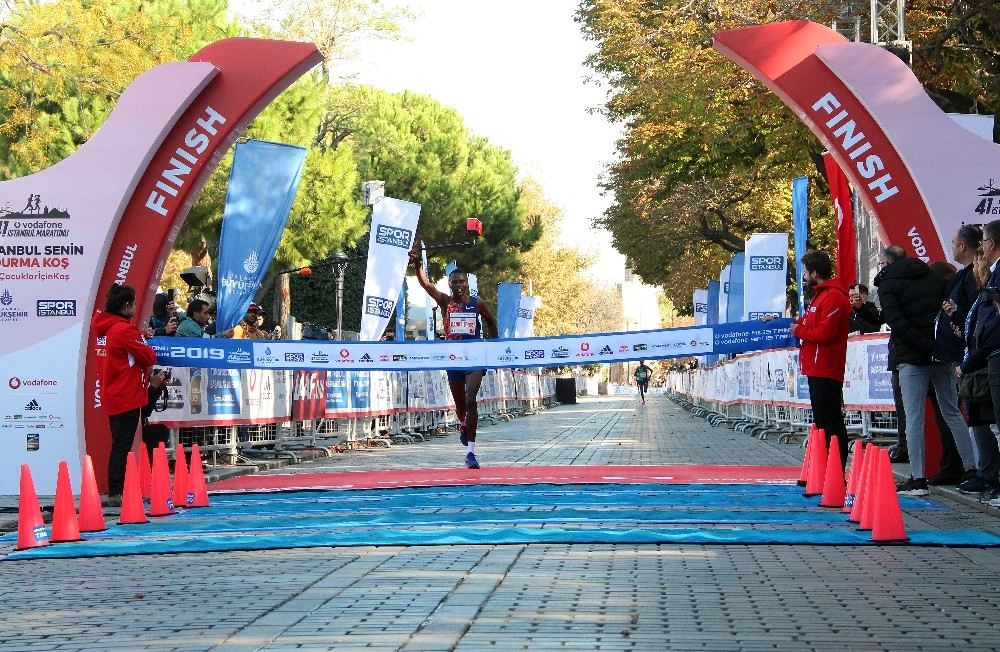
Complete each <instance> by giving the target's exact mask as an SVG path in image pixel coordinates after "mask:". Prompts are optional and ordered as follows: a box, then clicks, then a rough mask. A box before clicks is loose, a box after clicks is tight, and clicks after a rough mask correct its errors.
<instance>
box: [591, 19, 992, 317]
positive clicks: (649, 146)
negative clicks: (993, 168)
mask: <svg viewBox="0 0 1000 652" xmlns="http://www.w3.org/2000/svg"><path fill="white" fill-rule="evenodd" d="M842 4H843V3H839V2H837V3H834V2H822V3H809V2H795V1H789V2H781V3H776V2H772V1H770V0H766V1H765V0H734V1H733V2H727V3H719V2H715V1H714V0H694V1H692V2H685V3H654V2H649V1H648V0H583V1H582V2H581V4H580V7H579V10H578V13H577V20H578V22H579V23H580V25H581V29H582V30H583V32H584V34H585V35H586V36H587V37H588V38H590V39H592V40H594V41H595V42H596V43H597V46H598V49H597V52H596V53H595V54H594V55H592V56H591V57H590V59H589V61H588V63H589V65H590V66H591V67H592V68H593V69H594V70H595V71H596V72H597V73H598V74H600V75H601V76H603V77H604V78H606V79H607V81H608V83H609V84H610V86H611V88H612V93H611V96H610V98H609V100H608V102H607V103H606V105H605V106H604V107H603V111H604V113H605V114H606V115H607V116H608V117H609V119H612V120H615V121H620V122H623V123H625V125H626V128H625V135H624V137H623V138H622V139H621V141H620V143H619V148H618V149H619V160H618V162H616V163H615V164H614V165H612V166H611V167H610V169H609V173H608V176H607V182H606V189H607V190H608V192H609V193H610V194H611V196H612V197H613V199H614V202H613V204H612V206H611V207H610V208H609V209H608V211H607V212H606V213H605V214H604V215H603V216H602V217H600V218H599V219H598V220H597V225H598V226H603V227H605V228H607V229H608V230H609V231H610V232H611V233H612V235H613V237H614V241H615V245H616V247H617V248H618V249H619V251H621V252H622V253H624V254H625V256H626V259H627V264H628V266H629V267H630V268H631V269H633V270H634V271H635V272H636V273H637V274H639V275H640V276H641V277H642V278H643V280H644V281H646V282H648V283H654V284H662V285H663V286H664V288H665V290H666V291H667V294H668V296H669V298H670V299H672V300H673V301H674V302H675V303H676V304H677V305H678V306H684V305H687V306H689V305H690V297H691V290H692V289H693V288H694V287H702V286H703V285H704V283H705V281H706V280H708V278H710V277H712V276H714V275H715V273H716V272H717V269H718V267H719V265H720V264H722V262H723V261H724V260H725V259H727V258H728V254H729V253H731V252H734V251H737V250H740V249H742V247H743V240H744V238H745V237H746V236H747V235H749V234H750V233H752V232H754V231H788V230H790V211H789V210H788V201H787V198H788V194H789V189H788V185H789V182H790V181H791V179H792V178H793V177H796V176H800V175H809V176H810V177H811V181H812V183H811V186H812V187H813V188H814V189H818V192H813V193H812V196H811V198H810V201H811V204H810V215H811V218H812V227H813V236H814V241H813V242H812V244H813V246H819V247H824V248H827V247H828V245H829V244H830V243H832V242H833V241H834V234H833V219H832V216H831V209H830V202H829V192H828V189H827V187H826V180H825V175H824V173H823V168H822V163H821V159H820V150H821V146H820V143H819V142H818V141H817V140H816V139H815V138H814V137H813V136H812V135H811V134H810V133H809V132H808V130H807V129H806V128H805V127H804V126H803V125H802V124H801V123H800V121H799V120H797V119H795V117H794V116H793V115H792V113H791V112H790V110H789V109H787V107H785V106H784V105H783V104H782V103H781V101H780V100H779V99H778V98H777V97H776V96H774V95H773V94H772V93H770V92H769V91H768V90H767V89H766V88H765V87H764V86H763V85H761V84H759V83H758V82H757V81H755V80H754V79H753V78H752V77H750V75H749V74H748V73H746V72H745V71H743V70H742V69H741V68H739V67H738V66H737V65H736V64H734V63H732V62H729V61H727V60H726V59H725V58H724V57H722V55H720V54H718V53H717V52H715V51H714V50H713V49H712V47H711V45H712V35H713V34H714V33H715V32H716V31H718V30H722V29H730V28H737V27H744V26H747V25H751V24H758V23H767V22H774V21H779V20H788V19H802V18H808V19H812V20H814V21H816V22H819V23H824V24H829V23H830V21H831V19H832V18H834V16H835V14H836V12H837V11H838V10H839V9H840V6H841V5H842ZM907 21H908V24H909V26H910V36H911V38H912V39H913V40H914V48H915V49H914V54H915V61H916V72H917V75H918V78H920V79H921V81H923V82H924V83H925V84H927V85H928V91H929V92H930V93H931V96H932V97H934V98H935V99H936V100H937V101H938V103H939V105H941V106H942V108H945V109H949V110H956V109H957V110H965V111H967V110H976V111H982V110H983V109H987V108H988V109H989V110H991V111H993V112H995V110H996V108H997V106H996V102H997V99H996V98H997V97H1000V92H998V90H1000V89H998V83H1000V82H998V79H1000V77H998V72H1000V55H998V52H997V50H998V49H997V45H998V33H1000V30H998V26H1000V8H998V7H997V5H996V3H995V2H992V1H991V0H962V1H960V2H954V3H945V4H941V3H932V2H931V1H930V0H913V2H910V3H908V13H907ZM998 133H1000V129H998Z"/></svg>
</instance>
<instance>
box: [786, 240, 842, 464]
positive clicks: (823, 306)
mask: <svg viewBox="0 0 1000 652" xmlns="http://www.w3.org/2000/svg"><path fill="white" fill-rule="evenodd" d="M802 264H803V266H804V267H805V270H806V273H805V277H804V278H803V281H804V284H805V285H808V286H809V288H811V289H812V293H813V299H812V301H811V302H810V304H809V307H808V308H807V309H806V311H805V314H804V315H802V316H801V317H799V318H798V319H797V320H796V321H795V323H794V324H792V326H791V329H790V330H791V333H792V335H793V336H795V337H797V338H799V339H800V340H802V346H801V349H800V351H799V364H800V366H801V371H802V375H803V376H806V377H807V379H808V381H809V401H810V403H811V404H812V410H813V420H814V421H815V423H816V427H817V428H820V429H822V430H824V431H825V432H826V437H827V447H829V445H830V442H831V440H832V439H831V438H832V437H833V436H834V435H836V436H837V440H838V444H839V448H840V463H841V465H845V464H847V428H846V427H845V425H844V412H843V408H844V367H845V366H846V361H847V330H848V328H850V315H849V314H848V313H849V311H850V304H849V303H848V300H847V293H846V292H844V289H843V287H842V286H841V285H840V283H838V282H836V281H832V280H830V279H831V277H832V276H833V265H832V264H831V263H830V257H829V256H827V255H826V254H825V253H823V252H821V251H810V252H808V253H807V254H806V255H805V256H803V257H802Z"/></svg>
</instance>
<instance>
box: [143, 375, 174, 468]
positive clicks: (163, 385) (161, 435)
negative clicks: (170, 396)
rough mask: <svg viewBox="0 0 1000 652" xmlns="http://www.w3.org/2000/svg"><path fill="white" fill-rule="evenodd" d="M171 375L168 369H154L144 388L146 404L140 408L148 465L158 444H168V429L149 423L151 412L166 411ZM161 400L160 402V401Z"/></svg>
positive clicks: (151, 461)
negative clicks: (147, 385) (147, 384)
mask: <svg viewBox="0 0 1000 652" xmlns="http://www.w3.org/2000/svg"><path fill="white" fill-rule="evenodd" d="M172 375H173V373H172V371H171V370H170V369H154V370H153V374H152V375H151V376H150V377H149V387H147V388H146V397H147V402H146V405H145V407H143V408H142V443H144V444H146V453H147V454H148V455H149V463H150V464H152V463H153V451H154V450H156V447H157V446H159V445H160V443H161V442H162V443H164V444H169V443H170V429H169V428H167V427H166V426H164V425H162V424H159V423H150V422H149V417H150V416H151V415H152V414H153V412H163V411H164V410H166V409H167V383H169V382H170V379H171V377H172ZM161 398H162V399H163V401H162V402H161V401H160V399H161Z"/></svg>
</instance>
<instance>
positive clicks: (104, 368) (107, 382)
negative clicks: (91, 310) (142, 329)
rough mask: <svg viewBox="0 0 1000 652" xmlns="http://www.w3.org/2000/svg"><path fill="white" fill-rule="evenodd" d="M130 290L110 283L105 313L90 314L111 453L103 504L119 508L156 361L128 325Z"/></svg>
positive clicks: (132, 313) (131, 314)
mask: <svg viewBox="0 0 1000 652" xmlns="http://www.w3.org/2000/svg"><path fill="white" fill-rule="evenodd" d="M134 316H135V290H133V289H132V288H131V287H129V286H127V285H118V284H116V283H112V284H111V287H110V288H108V294H107V297H106V300H105V303H104V310H103V311H102V310H98V311H97V312H96V313H95V314H94V319H93V322H92V324H91V328H92V329H93V332H94V335H95V336H97V337H103V338H104V340H105V343H104V347H103V349H101V350H100V351H99V353H98V357H97V378H98V381H99V382H100V386H101V410H102V411H104V413H105V414H107V415H108V425H109V426H110V429H111V453H110V455H109V458H108V504H109V505H111V506H113V507H117V506H120V505H121V504H122V502H121V501H122V489H123V487H124V485H125V462H126V460H127V459H128V453H129V451H131V450H132V444H133V442H134V441H135V433H136V429H137V428H138V426H139V417H140V413H141V409H142V407H143V406H145V405H146V401H147V400H148V399H147V394H146V384H147V382H146V379H147V376H148V374H149V372H150V371H151V369H152V366H153V363H154V362H156V352H155V351H153V349H152V348H151V347H150V346H149V345H148V344H146V340H144V339H143V338H142V335H141V334H140V333H139V330H138V329H137V328H136V327H135V326H134V325H133V324H132V318H133V317H134Z"/></svg>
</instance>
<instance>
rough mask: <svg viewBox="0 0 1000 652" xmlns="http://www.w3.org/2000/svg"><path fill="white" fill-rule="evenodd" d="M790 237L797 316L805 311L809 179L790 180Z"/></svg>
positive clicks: (797, 178)
mask: <svg viewBox="0 0 1000 652" xmlns="http://www.w3.org/2000/svg"><path fill="white" fill-rule="evenodd" d="M824 160H826V159H825V157H824ZM832 187H833V186H831V188H832ZM792 235H793V239H794V240H795V286H796V287H797V288H798V289H799V292H798V294H799V314H800V315H802V314H804V313H805V311H806V293H805V288H804V287H803V283H802V277H803V276H805V273H806V272H805V269H803V267H802V257H803V256H805V255H806V246H807V245H808V242H809V177H796V178H795V179H793V180H792Z"/></svg>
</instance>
